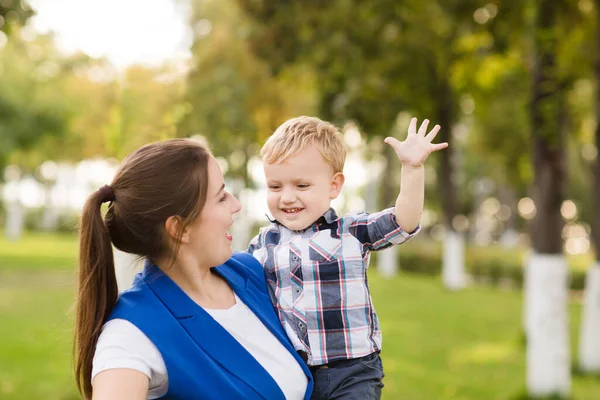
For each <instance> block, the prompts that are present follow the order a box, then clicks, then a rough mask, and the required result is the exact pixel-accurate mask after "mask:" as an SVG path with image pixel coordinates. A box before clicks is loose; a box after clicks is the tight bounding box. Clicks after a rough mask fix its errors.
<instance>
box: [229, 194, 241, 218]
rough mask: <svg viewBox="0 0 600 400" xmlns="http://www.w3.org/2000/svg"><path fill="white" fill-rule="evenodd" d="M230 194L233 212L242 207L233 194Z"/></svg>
mask: <svg viewBox="0 0 600 400" xmlns="http://www.w3.org/2000/svg"><path fill="white" fill-rule="evenodd" d="M231 196H232V197H233V208H232V210H231V211H232V212H233V213H234V214H235V213H237V212H239V211H240V210H241V209H242V203H241V202H240V201H239V200H238V199H237V197H235V196H234V195H231Z"/></svg>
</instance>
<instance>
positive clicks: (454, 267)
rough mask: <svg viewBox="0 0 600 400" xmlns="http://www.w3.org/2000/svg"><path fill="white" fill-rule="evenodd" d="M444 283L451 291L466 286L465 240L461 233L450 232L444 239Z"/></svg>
mask: <svg viewBox="0 0 600 400" xmlns="http://www.w3.org/2000/svg"><path fill="white" fill-rule="evenodd" d="M442 281H443V282H444V285H446V287H447V288H448V289H450V290H460V289H462V288H464V287H465V285H466V276H465V239H464V237H463V235H462V234H461V233H458V232H454V231H448V232H447V233H446V237H445V239H444V254H443V260H442Z"/></svg>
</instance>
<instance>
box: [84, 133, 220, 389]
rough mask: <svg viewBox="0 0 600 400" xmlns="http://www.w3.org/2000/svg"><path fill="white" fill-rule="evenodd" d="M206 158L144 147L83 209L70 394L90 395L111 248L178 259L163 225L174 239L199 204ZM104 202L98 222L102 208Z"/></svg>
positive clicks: (172, 146) (169, 144) (110, 293)
mask: <svg viewBox="0 0 600 400" xmlns="http://www.w3.org/2000/svg"><path fill="white" fill-rule="evenodd" d="M209 157H210V152H209V151H208V150H207V149H206V148H205V147H204V146H202V145H201V144H199V143H197V142H195V141H192V140H188V139H172V140H166V141H162V142H157V143H151V144H148V145H145V146H143V147H141V148H139V149H138V150H136V151H134V152H133V153H132V154H130V155H129V156H128V157H127V158H126V159H125V160H124V161H123V163H122V164H121V166H120V168H119V170H118V171H117V173H116V175H115V177H114V179H113V181H112V183H111V185H110V186H104V187H102V188H101V189H99V190H97V191H95V192H94V193H92V194H91V195H90V197H89V198H88V199H87V201H86V203H85V206H84V208H83V214H82V218H81V229H80V242H79V287H78V295H77V303H76V321H75V338H74V343H73V356H74V363H75V377H76V380H77V387H78V388H79V391H80V392H81V394H82V395H83V396H84V398H86V399H87V398H90V397H91V395H92V384H91V377H92V360H93V357H94V352H95V349H96V343H97V341H98V337H99V336H100V332H101V329H102V325H103V324H104V323H105V322H106V319H107V318H108V316H109V315H110V313H111V311H112V309H113V308H114V306H115V304H116V302H117V298H118V290H117V280H116V276H115V265H114V259H113V251H112V245H114V246H115V247H116V248H118V249H119V250H122V251H124V252H127V253H132V254H136V255H138V256H141V257H147V258H149V259H156V258H158V257H165V256H169V257H171V258H174V257H175V255H176V254H177V251H178V242H179V241H178V240H175V241H169V240H168V239H167V237H168V235H167V233H166V230H165V222H166V220H167V218H169V217H171V216H178V217H179V218H180V219H181V224H178V225H179V227H180V229H179V231H178V235H176V236H178V238H181V235H182V234H183V231H184V229H185V228H186V227H187V226H188V225H189V224H190V223H191V222H192V221H193V220H194V219H195V218H196V217H197V216H198V215H199V214H200V212H201V210H202V208H203V206H204V203H205V201H206V191H207V186H208V160H209ZM105 202H109V206H108V210H107V212H106V216H105V218H104V219H103V218H102V213H101V206H102V203H105ZM171 243H174V246H173V245H172V244H171Z"/></svg>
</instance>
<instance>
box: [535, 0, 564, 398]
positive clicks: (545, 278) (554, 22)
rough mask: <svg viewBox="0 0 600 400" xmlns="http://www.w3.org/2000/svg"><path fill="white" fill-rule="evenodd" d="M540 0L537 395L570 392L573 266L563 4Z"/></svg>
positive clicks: (537, 40)
mask: <svg viewBox="0 0 600 400" xmlns="http://www.w3.org/2000/svg"><path fill="white" fill-rule="evenodd" d="M564 6H565V3H562V2H558V1H554V0H540V1H539V2H536V7H535V9H534V10H532V11H534V15H535V16H534V28H533V43H534V48H533V50H534V53H533V57H534V58H533V59H534V62H533V71H532V77H533V86H532V91H531V108H530V118H531V133H532V153H533V154H532V160H533V165H534V179H533V186H532V197H533V201H534V203H535V205H536V215H535V217H534V219H533V221H532V223H531V227H530V235H531V246H532V250H533V253H532V255H531V256H530V260H529V265H528V278H527V279H528V280H529V283H528V290H529V291H530V293H528V297H529V299H530V300H529V305H530V309H529V310H528V312H527V314H528V316H529V318H530V323H528V325H527V386H528V391H529V393H530V395H532V396H547V395H560V396H568V395H569V393H570V384H571V382H570V380H571V377H570V362H569V359H570V356H569V340H568V329H567V326H568V325H567V300H568V299H567V289H566V288H567V264H566V261H565V259H564V256H563V254H562V237H561V234H562V228H563V224H564V222H563V220H562V216H561V211H560V208H561V205H562V202H563V200H564V199H565V189H566V186H565V184H566V170H565V167H566V165H565V164H566V158H565V150H564V149H565V143H566V136H565V134H566V132H565V112H566V104H565V91H566V89H567V88H566V85H565V84H564V82H563V80H562V79H561V78H562V77H561V73H560V72H561V71H560V70H559V68H558V66H559V62H558V55H559V35H560V33H561V31H560V27H561V25H560V21H561V15H563V16H564V15H565V13H564V12H563V9H562V7H564Z"/></svg>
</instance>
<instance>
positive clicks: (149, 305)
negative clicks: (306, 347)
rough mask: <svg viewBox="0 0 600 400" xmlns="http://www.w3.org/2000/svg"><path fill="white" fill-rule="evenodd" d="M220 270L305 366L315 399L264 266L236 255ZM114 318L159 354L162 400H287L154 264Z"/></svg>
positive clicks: (124, 297) (124, 295) (139, 277)
mask: <svg viewBox="0 0 600 400" xmlns="http://www.w3.org/2000/svg"><path fill="white" fill-rule="evenodd" d="M215 269H216V271H217V272H218V273H219V274H220V275H221V276H222V277H223V278H224V279H225V280H226V281H227V282H228V283H229V285H230V286H231V288H232V289H233V291H234V292H235V293H236V294H237V295H238V297H239V298H240V299H241V300H242V301H243V302H244V303H245V304H246V305H247V306H248V307H249V308H250V309H251V310H252V311H253V312H254V314H256V316H257V317H258V318H259V319H260V320H261V321H262V322H263V324H265V326H266V327H267V328H268V329H269V330H270V331H271V333H273V335H275V337H276V338H277V339H279V341H280V342H281V343H282V344H283V345H284V346H285V348H286V349H287V350H288V351H289V352H290V353H291V354H292V355H293V356H294V358H295V359H296V360H297V361H298V363H299V364H300V365H301V366H302V370H303V371H304V373H305V374H306V376H307V377H308V379H309V384H308V388H307V391H306V395H305V399H306V400H308V399H310V395H311V392H312V387H313V382H312V376H311V373H310V371H309V370H308V367H307V366H306V364H304V362H303V361H302V359H301V358H300V356H299V355H298V354H297V353H296V351H294V348H293V347H292V345H291V344H290V342H289V339H288V338H287V336H286V334H285V333H284V331H283V328H282V327H281V323H280V322H279V319H278V318H277V315H276V313H275V310H274V309H273V306H272V304H271V300H270V298H269V295H268V292H267V282H266V280H265V277H264V273H263V269H262V266H261V265H260V263H259V262H258V261H257V260H256V259H255V258H254V257H252V256H251V255H249V254H246V253H235V254H234V255H233V257H232V258H231V259H229V261H227V262H226V263H225V264H223V265H221V266H219V267H216V268H215ZM114 318H121V319H125V320H127V321H129V322H131V323H133V324H134V325H135V326H137V327H138V328H139V329H140V330H141V331H142V332H144V334H145V335H146V336H148V338H149V339H150V340H151V341H152V343H154V345H156V347H157V348H158V350H159V351H160V353H161V355H162V357H163V359H164V361H165V364H166V366H167V373H168V377H169V389H168V392H167V394H166V396H165V397H163V398H167V399H207V400H208V399H214V400H224V399H225V400H235V399H244V400H253V399H257V400H258V399H265V400H277V399H281V400H284V399H285V397H284V395H283V392H282V391H281V389H280V388H279V386H278V385H277V383H276V382H275V381H274V380H273V378H272V377H271V375H269V373H268V372H267V371H266V370H265V369H264V368H263V367H262V366H261V365H260V364H259V363H258V362H257V361H256V360H255V359H254V357H252V355H251V354H250V353H248V351H247V350H246V349H245V348H244V347H243V346H242V345H241V344H240V343H239V342H238V341H237V340H236V339H235V338H233V336H231V335H230V334H229V333H228V332H227V331H226V330H225V329H224V328H223V327H222V326H221V325H219V324H218V323H217V322H216V321H215V320H214V319H213V318H212V317H211V316H210V315H209V314H208V313H206V311H204V309H202V307H200V306H198V305H197V304H196V303H195V302H194V301H193V300H191V299H190V298H189V297H188V296H187V295H186V294H185V293H184V292H183V291H182V290H181V289H180V288H179V286H177V285H176V284H175V282H173V281H172V280H171V279H170V278H169V277H168V276H167V275H165V274H164V273H163V272H162V271H161V270H160V269H159V268H158V267H157V266H156V265H154V264H152V263H150V262H147V263H146V266H145V268H144V271H143V272H141V273H139V274H138V275H137V276H136V278H135V281H134V282H133V286H132V287H131V289H129V290H127V291H125V292H123V293H122V294H121V295H120V296H119V300H118V302H117V305H116V307H115V308H114V310H113V311H112V313H111V314H110V317H109V320H110V319H114Z"/></svg>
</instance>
